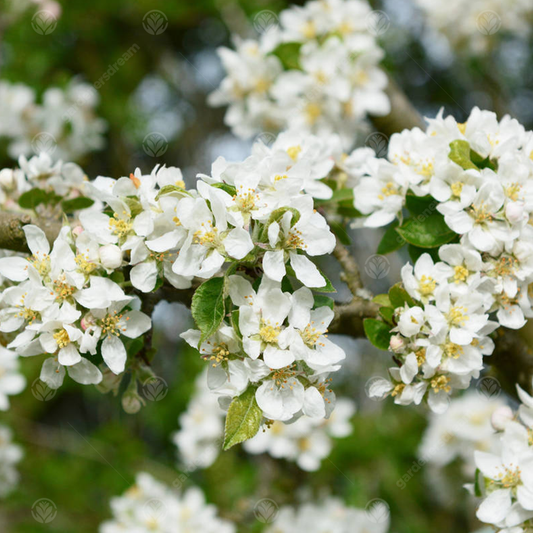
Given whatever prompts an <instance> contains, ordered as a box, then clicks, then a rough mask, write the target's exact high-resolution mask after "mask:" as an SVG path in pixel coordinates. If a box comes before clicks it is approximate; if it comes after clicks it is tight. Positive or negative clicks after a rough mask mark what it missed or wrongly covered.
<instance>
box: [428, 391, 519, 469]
mask: <svg viewBox="0 0 533 533" xmlns="http://www.w3.org/2000/svg"><path fill="white" fill-rule="evenodd" d="M507 409H509V408H507V407H506V404H505V402H504V400H502V399H500V398H491V397H485V396H484V395H483V394H481V393H479V392H478V391H476V392H473V391H471V392H467V393H465V394H464V395H463V396H461V397H459V398H454V399H452V400H451V402H450V407H449V409H448V410H447V411H446V413H443V414H435V413H433V414H432V415H431V417H430V420H429V426H428V427H427V429H426V431H425V433H424V436H423V438H422V443H421V444H420V448H419V450H418V455H419V457H420V459H421V460H423V461H424V462H426V463H428V464H429V465H430V466H434V467H436V468H442V467H444V466H446V465H448V464H450V463H451V462H453V461H455V460H456V459H460V461H461V466H462V469H463V471H464V472H465V474H467V475H468V476H472V475H473V474H474V472H475V465H474V461H473V459H474V451H476V450H480V451H484V452H495V451H497V450H498V448H499V444H498V439H497V438H496V432H495V430H494V428H493V425H492V422H493V417H498V416H500V413H501V412H502V411H505V410H507Z"/></svg>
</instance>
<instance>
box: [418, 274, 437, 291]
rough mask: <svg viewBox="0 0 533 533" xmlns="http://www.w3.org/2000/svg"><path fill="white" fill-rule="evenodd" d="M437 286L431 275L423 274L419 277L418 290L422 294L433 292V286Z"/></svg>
mask: <svg viewBox="0 0 533 533" xmlns="http://www.w3.org/2000/svg"><path fill="white" fill-rule="evenodd" d="M436 286H437V283H436V282H435V280H434V279H433V278H432V277H431V276H426V275H423V276H422V277H421V278H420V283H419V289H418V290H419V291H420V294H421V295H422V296H428V295H429V294H433V291H434V290H435V287H436Z"/></svg>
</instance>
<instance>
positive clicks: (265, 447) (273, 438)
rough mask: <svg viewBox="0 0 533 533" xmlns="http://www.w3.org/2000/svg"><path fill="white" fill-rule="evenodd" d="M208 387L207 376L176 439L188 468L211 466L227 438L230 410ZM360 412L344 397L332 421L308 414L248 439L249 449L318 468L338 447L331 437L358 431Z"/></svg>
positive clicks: (181, 420)
mask: <svg viewBox="0 0 533 533" xmlns="http://www.w3.org/2000/svg"><path fill="white" fill-rule="evenodd" d="M206 383H207V381H206V376H205V373H202V374H201V375H200V376H199V377H198V379H197V382H196V392H195V394H194V395H193V397H192V398H191V401H190V402H189V405H188V407H187V411H186V412H185V413H183V414H182V415H181V416H180V418H179V423H180V430H179V431H178V432H176V433H175V434H174V436H173V441H174V443H175V444H176V446H177V448H178V452H179V457H180V463H181V464H182V465H183V467H184V468H185V469H187V470H193V469H196V468H207V467H209V466H211V465H212V464H213V463H214V462H215V460H216V458H217V457H218V454H219V452H220V448H221V442H222V440H223V434H224V417H225V412H224V410H223V409H222V408H221V407H220V406H219V405H218V401H217V397H216V396H215V395H213V394H212V393H211V391H210V390H209V389H208V388H207V386H206ZM354 412H355V405H354V403H353V402H352V401H351V400H348V399H346V398H339V399H338V400H337V402H336V405H335V411H333V412H332V413H331V415H330V417H329V418H328V419H326V420H323V419H317V418H310V417H308V416H305V415H304V416H302V417H301V418H299V419H298V420H296V421H295V422H294V423H292V424H283V423H282V422H279V421H276V422H273V423H271V424H269V427H268V428H265V431H260V432H259V433H258V434H257V435H256V436H255V437H253V438H252V439H250V440H248V441H246V442H245V443H244V449H245V450H246V451H247V452H248V453H252V454H260V453H268V454H270V455H271V456H272V457H275V458H277V459H287V460H289V461H294V462H296V463H297V464H298V466H299V467H300V468H302V469H303V470H308V471H313V470H318V469H319V468H320V462H321V461H322V459H324V458H325V457H327V456H328V455H329V453H330V451H331V449H332V447H333V443H332V440H331V439H332V438H342V437H347V436H348V435H350V434H351V433H352V430H353V428H352V425H351V423H350V419H351V417H352V416H353V414H354Z"/></svg>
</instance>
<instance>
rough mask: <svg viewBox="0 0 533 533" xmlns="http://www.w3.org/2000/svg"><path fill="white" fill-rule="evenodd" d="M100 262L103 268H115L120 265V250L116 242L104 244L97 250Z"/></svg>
mask: <svg viewBox="0 0 533 533" xmlns="http://www.w3.org/2000/svg"><path fill="white" fill-rule="evenodd" d="M99 254H100V262H101V263H102V266H103V267H104V268H107V269H109V270H115V269H116V268H120V267H121V266H122V250H121V249H120V248H119V247H118V246H117V245H116V244H106V245H105V246H102V247H101V248H100V250H99Z"/></svg>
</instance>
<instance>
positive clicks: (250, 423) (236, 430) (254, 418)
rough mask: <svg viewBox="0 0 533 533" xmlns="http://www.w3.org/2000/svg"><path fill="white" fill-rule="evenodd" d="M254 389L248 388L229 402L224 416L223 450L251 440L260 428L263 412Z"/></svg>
mask: <svg viewBox="0 0 533 533" xmlns="http://www.w3.org/2000/svg"><path fill="white" fill-rule="evenodd" d="M255 391H256V387H248V388H247V389H246V390H245V391H244V392H243V393H242V394H241V395H240V396H237V398H234V399H233V401H232V402H231V404H230V406H229V409H228V414H227V416H226V427H225V431H224V450H229V449H230V448H231V447H232V446H235V444H239V443H241V442H244V441H245V440H248V439H251V438H252V437H253V436H254V435H255V434H256V433H257V432H258V431H259V428H260V427H261V420H262V419H263V411H261V409H260V408H259V406H258V405H257V401H256V399H255Z"/></svg>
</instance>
